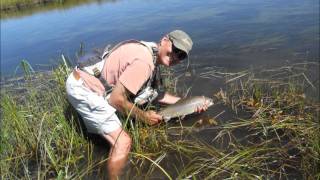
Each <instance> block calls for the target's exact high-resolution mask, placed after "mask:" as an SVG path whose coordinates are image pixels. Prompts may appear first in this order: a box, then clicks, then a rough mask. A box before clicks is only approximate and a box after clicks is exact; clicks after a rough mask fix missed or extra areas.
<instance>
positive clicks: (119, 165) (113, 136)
mask: <svg viewBox="0 0 320 180" xmlns="http://www.w3.org/2000/svg"><path fill="white" fill-rule="evenodd" d="M103 137H104V138H105V139H107V140H108V141H109V142H110V144H111V146H112V147H111V149H110V153H109V160H108V164H107V168H108V175H109V179H110V180H113V179H117V177H118V176H120V175H121V171H122V169H123V168H124V166H125V164H126V162H127V159H128V154H129V152H130V148H131V142H132V140H131V138H130V136H129V135H128V134H127V133H126V132H125V131H124V130H123V129H122V128H121V127H120V128H118V129H117V130H115V131H113V132H111V133H108V134H104V135H103Z"/></svg>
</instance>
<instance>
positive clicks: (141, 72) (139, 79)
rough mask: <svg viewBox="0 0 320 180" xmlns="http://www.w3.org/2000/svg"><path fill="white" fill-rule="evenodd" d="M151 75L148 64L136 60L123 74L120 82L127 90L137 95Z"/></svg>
mask: <svg viewBox="0 0 320 180" xmlns="http://www.w3.org/2000/svg"><path fill="white" fill-rule="evenodd" d="M150 75H151V67H150V66H149V65H148V64H147V63H146V62H143V61H139V60H135V61H133V62H132V63H131V64H130V65H128V66H127V67H126V69H125V70H124V71H123V72H122V74H121V75H120V77H119V81H120V82H121V84H122V85H123V86H124V87H126V88H127V90H129V91H130V92H131V93H132V94H134V95H136V94H137V92H138V91H139V90H140V88H141V87H142V86H143V84H144V83H145V82H146V81H147V80H148V79H149V77H150Z"/></svg>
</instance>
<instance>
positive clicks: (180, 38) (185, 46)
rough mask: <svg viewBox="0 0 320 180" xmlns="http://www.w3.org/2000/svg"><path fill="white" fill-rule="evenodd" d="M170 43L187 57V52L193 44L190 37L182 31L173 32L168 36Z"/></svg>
mask: <svg viewBox="0 0 320 180" xmlns="http://www.w3.org/2000/svg"><path fill="white" fill-rule="evenodd" d="M168 37H169V39H170V41H171V42H172V43H173V45H174V46H175V47H176V48H178V49H180V50H182V51H183V52H185V53H186V54H187V56H188V55H189V51H190V50H191V49H192V45H193V42H192V40H191V38H190V36H189V35H188V34H187V33H185V32H184V31H182V30H174V31H171V32H170V33H169V34H168Z"/></svg>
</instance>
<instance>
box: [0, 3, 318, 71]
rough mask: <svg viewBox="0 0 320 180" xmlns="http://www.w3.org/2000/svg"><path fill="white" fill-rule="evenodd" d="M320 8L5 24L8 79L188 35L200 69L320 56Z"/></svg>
mask: <svg viewBox="0 0 320 180" xmlns="http://www.w3.org/2000/svg"><path fill="white" fill-rule="evenodd" d="M318 9H319V2H318V1H316V0H308V1H301V0H281V1H253V0H245V1H234V0H227V1H222V0H214V1H210V0H204V1H191V0H188V1H177V0H173V1H169V0H161V1H145V0H135V1H126V0H120V1H98V2H97V1H88V2H82V3H78V4H74V6H72V4H71V5H70V4H68V5H67V7H66V8H63V6H62V7H58V8H51V10H50V8H49V9H48V10H42V11H39V12H34V14H32V13H31V14H27V15H24V14H23V13H22V15H20V16H17V15H13V16H12V17H8V16H6V17H5V18H3V19H1V73H2V75H8V74H12V73H13V72H14V70H15V68H16V67H17V65H18V64H19V62H20V61H21V60H22V59H26V60H28V61H29V62H30V63H31V64H32V65H33V66H34V67H35V68H36V69H39V68H40V69H41V68H44V67H45V66H46V65H48V64H56V63H57V59H58V58H59V57H60V55H61V54H62V53H63V54H65V55H67V56H69V57H70V58H74V55H75V53H76V51H77V50H78V49H79V46H80V44H81V43H84V44H85V46H86V47H87V49H91V48H94V47H103V46H104V45H105V44H108V43H116V42H118V41H121V40H125V39H131V38H134V39H142V40H148V41H158V40H159V38H160V37H161V36H162V35H164V33H166V32H169V31H171V30H173V29H183V30H185V31H186V32H188V33H189V34H190V35H191V37H192V39H193V41H194V49H193V51H192V54H191V58H190V59H191V60H192V62H193V63H197V64H202V65H203V66H223V67H226V68H231V69H232V68H247V67H248V66H250V65H258V66H261V65H275V64H281V63H282V64H283V63H291V62H296V61H308V60H313V61H317V60H318V56H319V50H318V49H319V36H318V34H319V24H318V23H319V16H318V15H319V10H318Z"/></svg>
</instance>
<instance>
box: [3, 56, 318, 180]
mask: <svg viewBox="0 0 320 180" xmlns="http://www.w3.org/2000/svg"><path fill="white" fill-rule="evenodd" d="M61 60H62V65H61V66H58V67H57V68H56V69H55V70H54V72H53V73H50V74H45V75H40V74H38V73H34V74H32V78H26V79H24V81H25V83H24V84H23V83H22V84H19V86H23V88H25V89H26V90H24V91H22V92H23V93H24V94H23V96H22V97H21V96H19V97H17V95H15V94H12V92H13V91H10V90H8V91H1V92H2V94H1V96H2V97H3V98H1V114H2V115H3V116H2V121H1V132H0V133H1V146H0V156H1V161H0V163H1V178H3V179H12V178H13V179H18V178H25V179H28V178H29V179H33V178H37V179H46V178H56V179H83V178H86V177H96V178H97V177H98V176H100V175H101V174H104V173H103V171H104V170H105V162H106V161H107V160H108V158H107V157H99V158H96V157H94V153H93V149H94V145H93V144H92V143H91V142H90V141H87V140H86V138H84V136H83V134H82V133H81V131H80V133H79V132H78V131H79V130H78V129H77V128H76V124H77V123H76V121H77V116H76V115H74V114H71V116H70V117H71V118H69V119H67V118H66V117H65V115H64V113H65V111H66V110H67V109H68V103H67V100H66V96H65V87H64V86H65V79H66V77H67V75H68V74H69V73H70V71H71V69H70V68H69V67H68V61H69V60H68V59H67V58H66V57H65V56H63V55H62V56H61ZM300 65H301V64H300ZM300 65H293V66H292V67H290V68H289V67H287V68H279V71H281V72H279V71H276V70H264V71H260V72H259V73H252V72H251V71H242V72H240V73H226V72H224V73H219V72H217V71H213V70H211V69H210V72H208V73H205V75H206V76H208V77H209V76H211V75H210V74H211V73H214V75H215V76H216V75H219V76H221V77H226V82H227V83H226V87H225V89H226V91H225V92H224V90H222V91H221V92H220V95H219V98H220V99H221V101H223V102H224V103H225V104H226V105H227V106H230V107H233V109H234V110H235V111H236V112H238V114H239V116H240V117H238V118H236V119H235V120H233V121H228V122H226V123H219V125H218V126H214V127H212V131H215V132H217V133H216V135H215V136H213V137H212V141H211V142H203V141H201V140H199V139H198V138H197V137H195V136H193V133H194V132H193V131H194V130H195V128H197V127H196V126H191V127H184V126H182V124H180V125H178V126H177V127H172V124H171V125H164V124H161V125H157V126H151V127H150V126H147V125H146V124H144V123H142V122H141V121H139V120H136V121H131V120H130V119H129V117H130V112H129V113H128V116H125V117H123V122H124V124H125V125H124V126H125V127H126V130H127V132H128V133H130V135H131V136H132V138H133V141H134V142H133V146H132V153H131V155H130V162H131V163H130V167H129V170H128V171H126V174H125V175H124V177H127V178H128V179H130V178H135V177H136V178H141V177H144V178H152V177H154V176H155V175H161V176H162V175H163V177H164V178H175V177H177V178H178V179H183V178H188V179H268V178H271V179H273V178H276V179H277V178H280V179H281V178H290V177H293V176H295V177H298V178H300V177H301V178H304V179H308V178H311V177H317V176H319V173H318V172H319V169H318V166H317V164H319V150H320V143H319V142H320V141H319V133H317V132H319V121H318V117H319V104H318V103H317V102H314V101H312V99H309V98H308V94H304V92H305V88H306V86H307V87H310V90H311V92H312V91H316V89H317V88H318V86H319V85H318V84H317V83H316V81H314V80H313V79H312V78H310V77H311V76H310V75H309V74H308V72H306V70H307V69H309V66H308V65H307V64H303V65H302V66H303V67H302V68H301V67H300ZM289 69H290V70H289ZM284 70H285V71H284ZM301 71H302V73H303V74H304V75H303V74H302V73H301ZM270 72H271V73H270ZM284 72H285V73H284ZM299 73H300V75H299V76H297V74H299ZM167 74H168V75H170V73H167ZM268 74H271V75H270V76H268ZM262 75H263V76H262ZM35 77H37V78H35ZM173 80H174V79H171V80H168V82H169V83H168V84H167V85H168V86H169V87H174V84H175V83H170V82H172V81H173ZM37 82H40V83H37ZM311 84H312V85H311ZM313 87H315V88H316V89H314V88H313ZM172 91H173V92H174V91H175V90H174V88H172ZM3 92H5V93H3ZM147 108H151V109H153V108H155V107H147ZM243 112H245V116H244V117H241V113H243ZM69 113H71V112H69ZM207 129H210V127H209V128H207ZM175 130H176V131H178V132H176V134H177V135H175V134H174V133H172V132H174V131H175ZM179 130H180V131H181V132H180V131H179ZM239 130H241V132H242V133H243V134H242V136H240V137H239V136H238V135H237V131H239ZM185 132H186V133H185ZM196 132H198V131H196ZM200 132H201V130H200ZM170 134H173V135H170ZM173 158H174V159H175V162H172V160H173ZM99 168H101V171H100V172H101V174H99V173H100V172H97V169H99Z"/></svg>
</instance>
